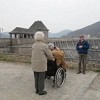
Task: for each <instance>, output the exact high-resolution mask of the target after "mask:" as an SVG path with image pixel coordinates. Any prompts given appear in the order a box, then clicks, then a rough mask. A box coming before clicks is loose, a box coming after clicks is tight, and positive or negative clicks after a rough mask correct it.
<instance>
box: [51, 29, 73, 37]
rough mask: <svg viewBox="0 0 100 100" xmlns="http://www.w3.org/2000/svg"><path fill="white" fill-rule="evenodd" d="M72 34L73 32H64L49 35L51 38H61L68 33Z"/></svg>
mask: <svg viewBox="0 0 100 100" xmlns="http://www.w3.org/2000/svg"><path fill="white" fill-rule="evenodd" d="M70 32H72V31H71V30H63V31H61V32H58V33H49V38H60V37H62V36H65V35H67V34H68V33H70Z"/></svg>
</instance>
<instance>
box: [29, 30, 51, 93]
mask: <svg viewBox="0 0 100 100" xmlns="http://www.w3.org/2000/svg"><path fill="white" fill-rule="evenodd" d="M44 37H45V35H44V34H43V32H36V33H35V36H34V39H35V43H34V44H33V46H32V59H31V62H32V70H33V72H34V77H35V89H36V93H37V94H39V95H45V94H47V92H46V91H44V81H45V72H46V71H47V59H50V60H52V59H53V56H52V53H51V51H50V50H49V49H48V47H47V45H46V44H44V43H43V41H44Z"/></svg>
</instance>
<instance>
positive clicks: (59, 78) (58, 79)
mask: <svg viewBox="0 0 100 100" xmlns="http://www.w3.org/2000/svg"><path fill="white" fill-rule="evenodd" d="M65 78H66V73H65V71H64V69H63V68H58V70H57V71H56V74H55V85H56V86H57V87H61V86H62V85H63V83H64V81H65Z"/></svg>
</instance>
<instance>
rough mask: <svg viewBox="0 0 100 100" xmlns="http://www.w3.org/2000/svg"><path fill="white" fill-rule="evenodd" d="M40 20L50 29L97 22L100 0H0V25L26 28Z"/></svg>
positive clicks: (78, 27) (75, 27)
mask: <svg viewBox="0 0 100 100" xmlns="http://www.w3.org/2000/svg"><path fill="white" fill-rule="evenodd" d="M37 20H40V21H42V22H43V23H44V24H45V26H46V27H47V28H48V29H49V30H50V32H59V31H62V30H65V29H69V30H77V29H80V28H83V27H85V26H88V25H90V24H93V23H95V22H98V21H100V0H0V28H3V30H4V31H12V30H13V29H14V28H15V27H23V28H29V27H30V26H31V25H32V24H33V23H34V22H35V21H37Z"/></svg>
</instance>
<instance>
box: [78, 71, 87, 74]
mask: <svg viewBox="0 0 100 100" xmlns="http://www.w3.org/2000/svg"><path fill="white" fill-rule="evenodd" d="M80 73H81V71H79V72H78V73H77V74H80ZM83 74H86V73H85V72H83Z"/></svg>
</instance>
